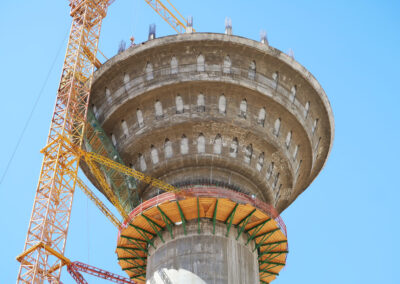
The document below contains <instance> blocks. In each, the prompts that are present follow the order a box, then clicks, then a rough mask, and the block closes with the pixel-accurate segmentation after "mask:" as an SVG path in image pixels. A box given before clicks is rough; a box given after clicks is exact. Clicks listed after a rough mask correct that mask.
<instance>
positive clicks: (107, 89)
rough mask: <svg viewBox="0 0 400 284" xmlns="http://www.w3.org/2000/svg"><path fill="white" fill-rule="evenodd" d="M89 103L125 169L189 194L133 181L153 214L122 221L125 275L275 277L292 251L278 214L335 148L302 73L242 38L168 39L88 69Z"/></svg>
mask: <svg viewBox="0 0 400 284" xmlns="http://www.w3.org/2000/svg"><path fill="white" fill-rule="evenodd" d="M90 104H91V105H92V107H93V111H94V113H95V115H96V117H97V119H98V121H99V124H100V125H101V126H102V128H103V129H104V131H105V132H106V133H107V134H108V135H109V138H110V140H111V141H112V142H113V144H114V146H115V148H116V149H117V151H118V153H119V155H120V157H121V158H122V160H123V161H124V163H125V164H126V165H130V166H131V167H133V168H135V169H137V170H139V171H142V172H144V173H146V174H147V175H149V176H152V177H155V178H159V179H161V180H164V181H166V182H168V183H170V184H172V185H174V186H176V187H179V188H181V189H182V192H183V193H184V192H185V191H186V189H190V192H191V195H184V194H183V195H180V196H178V195H174V196H169V195H168V196H167V195H165V193H164V194H163V192H162V191H160V190H159V189H157V188H153V187H152V186H149V185H148V184H145V183H139V184H137V189H136V190H137V192H138V193H139V196H140V198H141V200H142V201H146V200H147V202H148V204H147V205H148V206H147V205H146V206H144V205H143V204H142V205H139V207H140V206H143V207H140V209H138V208H139V207H138V208H136V209H135V210H136V211H135V212H133V213H132V214H131V219H130V220H126V223H125V226H124V227H123V228H121V232H120V234H121V236H120V238H119V243H118V248H117V253H118V256H119V260H120V263H121V266H122V267H123V268H124V270H126V271H127V273H128V274H129V275H130V276H131V277H132V278H134V279H136V280H138V281H140V282H144V281H145V279H147V281H148V283H258V281H261V282H264V283H269V282H271V281H272V280H273V279H274V278H275V277H276V275H277V274H278V272H279V270H280V269H281V268H282V267H283V265H284V262H285V259H286V258H285V254H286V252H287V242H286V240H285V238H286V237H285V235H286V231H285V228H284V225H283V223H282V222H281V221H280V219H278V213H280V212H282V211H283V210H284V209H285V208H287V207H288V206H289V205H290V204H291V203H292V202H293V201H294V200H295V199H296V198H297V196H298V195H299V194H301V193H302V192H303V191H304V190H305V189H306V188H307V187H308V185H309V184H310V183H311V182H312V181H313V179H314V178H315V177H316V176H317V175H318V173H319V172H320V171H321V169H322V167H323V165H324V164H325V162H326V159H327V157H328V154H329V152H330V149H331V146H332V141H333V132H334V123H333V116H332V111H331V108H330V105H329V102H328V99H327V97H326V95H325V93H324V91H323V89H322V88H321V86H320V85H319V84H318V82H317V81H316V79H315V78H314V77H313V76H312V75H311V74H310V73H309V72H308V71H307V70H306V69H305V68H304V67H303V66H301V65H300V64H299V63H297V62H296V61H295V60H294V59H293V58H291V57H289V56H287V55H286V54H284V53H281V52H280V51H279V50H277V49H274V48H272V47H270V46H268V45H267V44H265V43H260V42H256V41H253V40H250V39H246V38H242V37H237V36H232V35H223V34H212V33H194V34H182V35H175V36H168V37H164V38H159V39H154V40H151V41H148V42H145V43H142V44H139V45H136V46H134V47H131V48H129V49H128V50H126V51H125V52H123V53H120V54H118V55H117V56H115V57H114V58H112V59H110V60H109V61H108V62H106V63H105V64H104V65H103V66H102V67H101V68H100V69H99V70H98V71H97V72H96V73H95V79H94V83H93V86H92V95H91V102H90ZM89 175H90V174H89ZM196 191H198V192H201V194H200V195H199V194H197V193H196ZM205 192H207V193H205ZM236 193H238V194H239V195H240V197H239V195H236ZM218 194H219V195H218ZM217 195H218V196H217ZM120 196H122V197H120V198H121V199H127V198H130V197H129V196H130V195H126V194H125V195H120ZM245 197H246V198H248V201H246V200H247V199H245ZM207 198H208V199H207ZM239 199H240V200H239ZM193 200H197V203H190V202H192V201H193ZM121 202H126V200H121ZM173 202H176V203H177V204H175V203H174V205H171V204H172V203H173ZM193 202H195V201H193ZM252 202H253V203H252ZM149 204H151V205H149ZM185 204H186V205H185ZM235 204H236V205H235ZM246 204H247V205H248V206H249V207H248V208H247V207H245V206H247V205H246ZM250 204H252V205H250ZM157 205H158V206H157ZM184 205H185V206H186V207H184ZM163 206H164V207H163ZM168 206H169V207H168ZM172 206H174V207H172ZM274 208H276V210H275V209H274ZM153 209H154V210H153ZM157 209H158V210H157ZM164 209H165V210H164ZM236 209H237V210H236ZM151 210H153V211H151ZM167 210H168V211H167ZM246 210H248V211H246ZM164 211H165V212H164ZM236 211H237V212H236ZM264 213H265V214H266V215H265V216H264V215H262V214H264ZM146 214H149V215H146ZM143 215H144V216H143ZM150 215H151V217H150ZM174 218H175V219H174ZM269 219H271V220H269ZM135 222H136V223H135ZM268 226H271V227H270V228H268ZM231 227H232V228H233V229H231ZM275 227H276V228H279V230H276V231H274V230H275V229H274V228H275ZM210 230H212V232H211V231H210ZM224 230H225V231H224ZM223 231H224V232H223ZM272 231H273V232H272ZM210 232H211V233H210ZM270 232H272V233H270ZM232 234H233V235H232ZM269 234H270V235H269ZM268 235H269V236H268ZM167 236H169V237H167ZM266 236H268V238H267V239H266ZM274 238H275V239H274ZM132 239H135V240H134V242H133V240H132ZM141 243H143V245H140V244H141ZM275 243H277V245H276V246H274V247H273V248H272V247H271V246H272V245H274V244H275ZM129 246H131V247H129ZM133 247H135V249H133ZM129 249H130V250H131V251H132V250H133V251H135V252H134V253H132V252H131V253H128V251H129ZM218 250H219V251H218ZM274 253H275V254H279V255H278V256H275V260H273V259H272V258H271V257H270V255H272V254H274ZM276 260H279V261H276ZM254 261H256V262H258V264H257V266H256V268H254ZM243 269H244V270H243ZM146 270H147V276H146ZM187 277H189V278H187ZM188 279H192V280H193V282H187V281H188ZM192 280H191V281H192ZM185 281H186V282H185Z"/></svg>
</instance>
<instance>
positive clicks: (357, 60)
mask: <svg viewBox="0 0 400 284" xmlns="http://www.w3.org/2000/svg"><path fill="white" fill-rule="evenodd" d="M3 2H4V3H2V5H1V10H0V14H1V16H0V43H1V44H0V64H1V67H2V68H0V82H1V91H0V98H1V103H0V121H1V134H0V135H1V139H0V177H1V176H2V175H3V173H4V172H5V170H6V165H7V163H8V160H9V159H10V156H11V154H12V151H13V149H14V147H15V145H16V143H17V141H18V137H19V136H20V133H21V131H22V129H23V127H24V124H25V122H26V121H27V119H28V117H29V114H30V112H31V110H32V107H33V105H34V103H35V101H36V99H37V98H38V94H39V93H40V90H41V88H42V87H43V86H44V87H43V92H41V96H40V98H39V100H38V104H37V107H36V109H35V111H34V113H33V116H32V118H31V119H30V121H29V124H28V127H27V129H26V132H25V134H24V136H23V138H22V140H21V143H20V146H19V148H18V150H17V152H16V154H15V156H14V159H13V160H12V162H11V165H10V167H9V168H8V172H7V174H6V175H5V178H4V180H3V182H2V183H1V185H0V201H1V205H0V232H1V234H0V283H13V282H15V279H16V275H17V270H18V263H17V261H16V260H15V256H16V255H17V254H19V253H21V252H22V249H23V245H24V240H25V235H26V230H27V226H28V221H29V217H30V213H31V208H32V202H33V197H34V194H35V189H36V183H37V179H38V174H39V170H40V165H41V160H42V155H41V154H40V153H39V150H40V149H41V148H42V147H43V146H44V144H45V141H46V137H47V133H48V128H49V123H50V118H51V114H52V111H53V106H54V101H55V95H56V91H57V87H58V83H59V77H60V72H61V67H62V62H63V57H64V54H65V48H66V40H65V38H66V36H67V34H68V32H69V28H70V21H71V19H70V16H69V7H68V1H54V0H53V1H51V0H43V1H39V2H38V1H3ZM173 3H174V4H175V6H176V7H177V8H178V9H179V11H180V12H181V13H182V14H183V15H193V17H194V25H195V28H196V29H197V30H198V31H202V32H223V31H224V20H225V17H227V16H229V17H231V18H232V23H233V32H234V34H236V35H240V36H244V37H249V38H252V39H255V40H258V39H259V33H260V30H261V29H265V30H266V31H267V34H268V39H269V42H270V44H271V45H272V46H274V47H276V48H278V49H280V50H282V51H284V52H287V51H288V50H289V48H292V49H293V50H294V54H295V58H296V60H297V61H299V62H300V63H301V64H303V65H304V66H305V67H306V68H307V69H308V70H309V71H310V72H311V73H312V74H313V75H314V76H315V77H316V78H317V80H319V82H320V83H321V85H322V87H323V88H324V89H325V91H326V93H327V95H328V97H329V99H330V102H331V105H332V109H333V112H334V116H335V124H336V133H335V141H334V147H333V150H332V152H331V155H330V157H329V160H328V163H327V164H326V166H325V168H324V169H323V171H322V173H321V174H320V175H319V176H318V177H317V179H316V180H315V181H314V183H313V184H312V185H311V186H310V187H309V188H308V190H307V191H306V192H305V193H303V194H302V195H301V196H300V197H299V198H298V199H297V200H296V201H295V202H294V204H293V205H291V206H290V208H288V209H287V210H286V211H285V212H284V213H283V214H282V217H283V219H284V221H285V222H286V225H287V228H288V237H289V245H290V253H289V256H288V261H287V266H286V268H285V269H284V270H282V272H281V275H280V276H279V277H278V278H277V280H276V281H275V282H274V283H277V284H285V283H286V284H289V283H290V284H291V283H308V284H314V283H315V284H321V283H324V284H333V283H350V284H357V283H363V284H367V283H386V284H389V283H399V279H398V276H397V277H396V276H395V274H396V275H397V274H398V273H397V270H398V268H397V266H398V264H399V258H398V256H399V255H400V245H399V242H398V240H399V239H400V226H399V217H400V214H399V213H400V210H399V207H400V206H399V199H400V193H399V192H400V188H399V185H398V182H397V181H396V178H397V177H398V175H399V173H398V170H399V169H400V167H399V160H400V151H399V149H400V147H399V140H400V135H399V130H400V128H399V125H400V115H399V111H398V109H399V106H400V92H399V90H400V87H399V81H400V80H399V77H400V72H399V71H398V68H399V66H400V55H399V46H400V33H399V28H400V18H399V16H398V13H399V11H400V2H398V1H311V0H304V1H265V0H264V1H262V0H258V1H256V0H254V1H238V0H231V1H228V0H219V1H211V0H204V1H183V0H173ZM151 23H156V24H157V36H163V35H168V34H173V33H174V31H173V30H172V29H171V28H170V27H169V26H168V25H167V24H166V23H165V22H163V21H162V20H161V19H160V18H159V16H158V15H157V14H156V13H155V12H154V11H153V10H152V9H151V8H150V7H149V6H147V4H146V3H145V1H143V0H117V1H115V3H114V4H113V5H112V6H111V7H110V9H109V14H108V16H107V18H106V19H105V20H104V23H103V29H102V35H101V40H100V49H101V50H102V52H103V53H105V54H106V55H107V56H108V57H112V56H113V55H115V53H116V51H117V48H118V44H119V42H120V41H121V40H122V39H123V40H125V41H127V42H129V38H130V36H131V35H134V36H135V38H136V41H137V42H141V41H144V40H146V38H147V31H148V25H149V24H151ZM58 51H59V52H58ZM57 54H58V55H57ZM53 63H54V64H53ZM52 64H53V65H54V67H53V69H51V66H52ZM49 72H50V73H49ZM48 73H49V74H50V75H49V77H48V80H47V82H46V83H45V81H46V77H47V74H48ZM116 238H117V231H116V229H115V228H114V227H113V225H111V223H109V222H108V220H107V219H106V218H105V217H104V216H103V215H101V213H99V211H98V210H97V208H96V207H95V206H94V205H93V204H92V203H91V202H90V201H87V199H86V198H85V196H84V195H83V194H82V193H81V192H80V191H77V192H76V194H75V200H74V205H73V213H72V217H71V224H70V230H69V236H68V242H67V249H66V256H67V257H68V258H70V259H72V260H80V261H83V262H87V263H90V264H92V265H95V266H98V267H100V268H104V269H107V270H109V271H113V272H115V273H119V274H122V272H121V269H120V267H119V266H118V263H117V258H116V254H115V253H114V250H115V246H116ZM87 279H88V280H90V282H91V283H107V282H104V281H102V280H97V279H93V278H90V277H87ZM62 280H63V282H64V283H73V280H72V279H71V278H70V276H69V274H68V273H67V272H66V270H64V271H63V274H62Z"/></svg>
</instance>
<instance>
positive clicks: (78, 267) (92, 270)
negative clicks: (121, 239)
mask: <svg viewBox="0 0 400 284" xmlns="http://www.w3.org/2000/svg"><path fill="white" fill-rule="evenodd" d="M67 270H68V272H69V274H70V275H71V276H72V278H74V280H75V281H76V283H79V284H88V282H87V281H86V280H85V278H83V276H82V274H80V273H79V271H81V272H84V273H87V274H90V275H93V276H96V277H99V278H103V279H106V280H110V281H111V282H114V283H119V284H136V282H134V281H132V280H130V279H128V278H125V277H122V276H119V275H117V274H114V273H111V272H108V271H105V270H103V269H100V268H97V267H94V266H91V265H89V264H85V263H82V262H79V261H74V262H71V263H70V264H69V265H68V266H67Z"/></svg>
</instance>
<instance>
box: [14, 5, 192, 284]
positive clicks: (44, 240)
mask: <svg viewBox="0 0 400 284" xmlns="http://www.w3.org/2000/svg"><path fill="white" fill-rule="evenodd" d="M145 1H146V2H147V3H148V4H149V5H150V6H151V7H152V8H153V9H154V10H155V11H156V12H157V13H158V14H159V15H160V16H161V17H163V19H164V20H166V21H167V23H169V24H170V25H171V26H172V27H173V28H174V29H175V30H176V31H177V32H182V31H184V30H185V28H186V26H185V24H184V23H185V20H184V19H183V17H182V15H180V14H179V12H178V14H179V16H180V17H181V18H182V19H183V20H179V18H178V17H177V16H175V15H174V13H172V12H171V11H170V10H169V9H167V7H166V6H165V5H164V4H163V3H162V2H161V1H159V0H153V1H150V0H145ZM167 1H168V2H169V3H170V1H169V0H167ZM69 2H70V4H69V5H70V7H71V10H70V14H71V17H72V25H71V30H70V35H69V40H68V45H67V52H66V55H65V59H64V65H63V69H62V75H61V79H60V84H59V88H58V92H57V98H56V103H55V108H54V112H53V116H52V120H51V125H50V131H49V135H48V139H47V144H46V146H45V147H44V148H43V150H42V151H41V152H42V153H43V154H44V157H43V162H42V167H41V171H40V175H39V181H38V185H37V188H36V196H35V199H34V203H33V209H32V214H31V218H30V221H29V227H28V232H27V237H26V241H25V246H24V251H23V253H21V254H20V255H19V256H18V257H17V260H18V261H19V262H20V268H19V273H18V279H17V283H44V282H45V281H47V282H49V283H59V280H60V274H61V268H62V266H63V265H65V264H66V262H67V260H68V259H67V258H66V257H65V256H64V252H65V244H66V240H67V234H68V226H69V221H70V216H71V207H72V200H73V196H74V191H75V186H76V184H78V186H79V187H81V188H82V190H83V191H84V192H85V193H86V195H88V196H89V198H90V199H91V200H92V201H94V202H95V203H96V205H97V206H98V207H99V208H100V210H101V211H102V212H103V213H104V214H105V215H106V216H107V217H108V218H109V219H110V220H111V221H112V222H113V223H114V225H116V226H119V221H118V219H117V218H116V217H115V216H114V215H113V214H112V213H111V211H110V210H108V209H107V208H106V207H105V206H104V204H103V203H102V202H101V201H100V200H99V199H98V198H97V197H96V196H95V195H94V194H93V192H91V191H90V189H89V188H88V187H87V186H86V185H84V183H83V181H81V180H80V179H79V178H78V176H77V173H78V168H79V162H80V159H81V158H83V159H84V160H85V162H86V163H87V164H88V166H89V168H90V170H91V171H92V173H93V174H94V176H95V177H96V179H97V181H98V182H99V183H100V185H101V186H102V188H103V190H104V192H105V193H106V195H107V197H108V198H109V199H110V201H111V202H112V203H113V205H115V206H116V208H117V209H118V211H119V213H120V214H121V215H122V216H123V217H124V218H125V217H127V213H126V212H125V210H124V209H123V208H122V207H121V205H120V204H119V202H118V200H117V199H116V197H115V195H114V193H113V191H112V190H111V188H110V186H109V185H108V184H107V182H106V180H105V178H104V176H103V174H102V173H101V171H100V170H99V168H98V163H102V164H104V165H106V166H108V167H114V169H117V170H119V171H121V172H122V173H124V174H127V175H130V176H132V177H135V178H136V179H139V180H142V181H144V182H148V183H151V184H153V185H154V186H157V187H159V188H161V189H163V190H167V191H175V190H176V189H175V188H174V187H172V186H170V185H168V184H166V183H163V182H162V181H159V180H156V179H153V178H151V177H147V176H145V175H144V174H142V173H140V172H138V171H135V170H132V169H130V168H128V167H125V166H123V165H121V164H118V163H116V162H114V161H112V160H109V159H107V158H105V157H102V156H101V155H98V154H95V153H88V152H85V151H83V150H82V145H83V140H84V135H85V132H86V131H88V124H87V122H86V117H87V112H88V103H89V95H90V88H91V83H92V77H93V71H94V68H95V67H99V66H100V64H101V63H100V61H99V60H98V59H97V57H96V55H97V51H98V42H99V36H100V29H101V24H102V20H103V19H104V18H105V17H106V15H107V9H108V7H109V5H110V4H111V3H112V2H114V0H69ZM170 5H171V6H172V7H173V5H172V4H171V3H170ZM173 9H174V10H175V11H176V12H177V10H176V9H175V7H173Z"/></svg>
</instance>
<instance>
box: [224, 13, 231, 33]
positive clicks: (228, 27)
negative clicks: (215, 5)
mask: <svg viewBox="0 0 400 284" xmlns="http://www.w3.org/2000/svg"><path fill="white" fill-rule="evenodd" d="M225 34H226V35H231V34H232V19H231V18H229V17H226V18H225Z"/></svg>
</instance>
